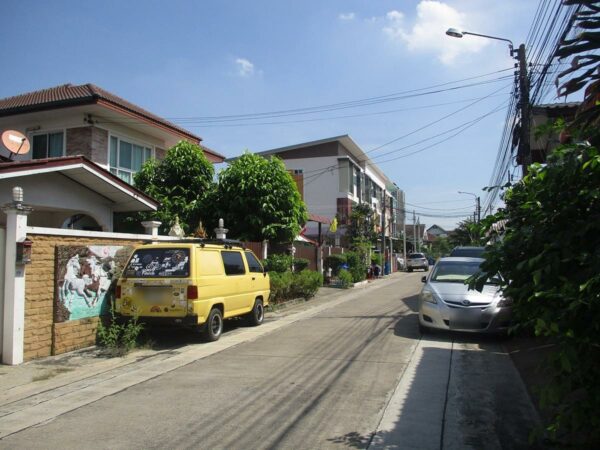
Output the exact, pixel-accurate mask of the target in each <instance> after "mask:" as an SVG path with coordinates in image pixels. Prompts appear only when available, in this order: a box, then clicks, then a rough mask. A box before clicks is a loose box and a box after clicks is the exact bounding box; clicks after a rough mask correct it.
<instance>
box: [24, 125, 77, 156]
mask: <svg viewBox="0 0 600 450" xmlns="http://www.w3.org/2000/svg"><path fill="white" fill-rule="evenodd" d="M56 133H62V135H63V142H62V144H63V145H62V155H60V156H65V155H66V154H67V129H66V128H55V129H51V130H36V131H31V132H29V133H28V135H29V136H28V137H29V142H31V150H30V151H31V159H32V160H33V138H34V137H35V136H42V135H44V134H45V135H46V136H48V135H50V134H56ZM46 139H47V138H46ZM46 158H49V156H48V151H47V150H46ZM40 159H45V158H40Z"/></svg>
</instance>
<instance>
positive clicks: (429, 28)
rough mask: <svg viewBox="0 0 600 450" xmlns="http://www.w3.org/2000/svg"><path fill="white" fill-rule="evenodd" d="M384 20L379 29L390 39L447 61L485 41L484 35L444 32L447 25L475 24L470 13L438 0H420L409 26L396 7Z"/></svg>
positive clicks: (473, 50) (472, 51) (484, 43)
mask: <svg viewBox="0 0 600 450" xmlns="http://www.w3.org/2000/svg"><path fill="white" fill-rule="evenodd" d="M386 21H387V24H386V26H385V27H384V28H383V31H384V33H385V34H387V35H388V36H389V37H390V38H391V39H392V40H396V41H400V42H402V43H403V44H405V45H406V47H407V48H408V49H409V50H410V51H413V52H421V53H433V54H435V55H436V56H437V58H438V59H439V60H440V61H441V62H442V63H444V64H447V65H450V64H452V63H453V62H454V61H455V60H456V58H457V57H458V56H459V55H461V54H465V53H477V52H479V51H480V50H481V49H482V48H483V47H485V46H486V45H487V44H488V42H487V41H486V40H485V39H480V38H477V37H474V36H468V37H467V38H463V39H457V38H452V37H449V36H446V34H445V33H446V30H447V29H448V28H450V27H455V28H458V29H463V28H462V27H463V25H464V24H466V23H468V24H469V27H470V28H473V29H477V24H476V23H473V22H474V21H473V17H467V14H465V13H462V12H459V11H458V10H456V9H455V8H453V7H451V6H450V5H448V4H446V3H442V2H440V1H435V0H421V2H419V4H418V5H417V16H416V18H415V21H414V23H413V24H412V27H410V26H407V25H406V24H405V21H404V14H402V13H401V12H399V11H390V12H389V13H387V15H386Z"/></svg>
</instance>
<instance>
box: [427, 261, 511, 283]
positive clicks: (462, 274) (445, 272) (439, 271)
mask: <svg viewBox="0 0 600 450" xmlns="http://www.w3.org/2000/svg"><path fill="white" fill-rule="evenodd" d="M479 264H480V263H479V262H476V261H473V262H470V261H452V262H450V261H440V262H439V263H438V265H437V266H436V268H435V271H434V272H433V274H432V275H431V279H430V281H433V282H438V283H464V282H465V281H466V280H467V279H469V278H470V277H471V276H473V275H475V274H476V273H477V272H478V271H479ZM500 281H501V279H500V277H499V276H495V277H493V278H490V279H488V280H487V282H486V284H500Z"/></svg>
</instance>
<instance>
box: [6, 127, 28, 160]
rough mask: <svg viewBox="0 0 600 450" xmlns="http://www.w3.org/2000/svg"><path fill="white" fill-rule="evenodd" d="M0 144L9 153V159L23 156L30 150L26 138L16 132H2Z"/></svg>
mask: <svg viewBox="0 0 600 450" xmlns="http://www.w3.org/2000/svg"><path fill="white" fill-rule="evenodd" d="M2 143H3V144H4V146H5V147H6V149H7V150H8V151H9V152H10V153H11V155H10V159H12V157H13V155H24V154H25V153H27V152H29V149H30V148H31V146H30V145H29V139H27V136H25V135H24V134H23V133H21V132H20V131H16V130H6V131H5V132H3V133H2Z"/></svg>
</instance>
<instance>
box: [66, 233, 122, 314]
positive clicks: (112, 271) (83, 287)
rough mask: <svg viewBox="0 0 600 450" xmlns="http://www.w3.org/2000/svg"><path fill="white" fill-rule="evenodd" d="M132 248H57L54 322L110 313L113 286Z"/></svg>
mask: <svg viewBox="0 0 600 450" xmlns="http://www.w3.org/2000/svg"><path fill="white" fill-rule="evenodd" d="M132 250H133V248H132V247H131V246H114V245H106V246H103V245H99V246H57V247H56V270H55V278H56V280H55V282H56V284H55V286H56V296H55V308H54V321H55V322H65V321H67V320H77V319H83V318H86V317H95V316H99V315H104V314H107V313H108V312H109V306H110V301H111V299H112V294H113V290H114V288H113V285H114V283H115V282H116V280H117V279H118V278H119V275H120V274H121V271H122V270H123V267H124V265H125V263H126V262H127V259H128V258H129V255H131V252H132Z"/></svg>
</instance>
